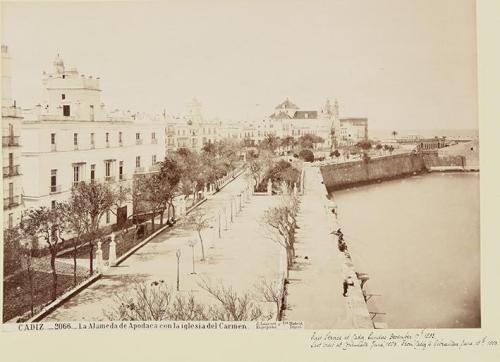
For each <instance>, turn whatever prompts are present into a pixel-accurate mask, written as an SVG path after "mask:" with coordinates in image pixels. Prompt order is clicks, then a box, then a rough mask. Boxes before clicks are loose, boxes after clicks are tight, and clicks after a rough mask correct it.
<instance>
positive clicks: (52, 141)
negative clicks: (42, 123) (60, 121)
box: [50, 133, 56, 145]
mask: <svg viewBox="0 0 500 362" xmlns="http://www.w3.org/2000/svg"><path fill="white" fill-rule="evenodd" d="M50 144H51V145H55V144H56V134H55V133H51V134H50Z"/></svg>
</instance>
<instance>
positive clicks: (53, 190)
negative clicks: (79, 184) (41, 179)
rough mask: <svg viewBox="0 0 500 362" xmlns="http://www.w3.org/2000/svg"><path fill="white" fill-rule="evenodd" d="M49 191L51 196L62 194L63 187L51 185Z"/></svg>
mask: <svg viewBox="0 0 500 362" xmlns="http://www.w3.org/2000/svg"><path fill="white" fill-rule="evenodd" d="M49 190H50V191H49V192H50V193H51V194H57V193H58V192H62V187H61V185H50V187H49Z"/></svg>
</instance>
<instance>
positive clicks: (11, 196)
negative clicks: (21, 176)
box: [9, 182, 14, 203]
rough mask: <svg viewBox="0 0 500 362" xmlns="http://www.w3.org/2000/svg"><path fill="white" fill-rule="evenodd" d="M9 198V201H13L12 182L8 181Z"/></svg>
mask: <svg viewBox="0 0 500 362" xmlns="http://www.w3.org/2000/svg"><path fill="white" fill-rule="evenodd" d="M9 200H10V203H14V183H13V182H9Z"/></svg>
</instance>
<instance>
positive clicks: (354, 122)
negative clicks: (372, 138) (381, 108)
mask: <svg viewBox="0 0 500 362" xmlns="http://www.w3.org/2000/svg"><path fill="white" fill-rule="evenodd" d="M361 141H368V119H367V118H341V119H340V120H339V127H338V136H337V143H338V146H339V147H345V146H353V145H355V144H356V143H358V142H361Z"/></svg>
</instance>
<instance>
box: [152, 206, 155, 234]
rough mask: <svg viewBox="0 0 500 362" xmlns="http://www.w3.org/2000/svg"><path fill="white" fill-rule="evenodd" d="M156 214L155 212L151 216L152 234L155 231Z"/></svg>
mask: <svg viewBox="0 0 500 362" xmlns="http://www.w3.org/2000/svg"><path fill="white" fill-rule="evenodd" d="M155 216H156V215H155V212H154V211H153V213H152V216H151V232H154V231H155Z"/></svg>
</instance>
